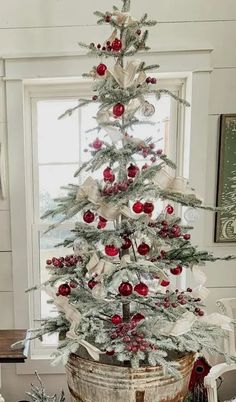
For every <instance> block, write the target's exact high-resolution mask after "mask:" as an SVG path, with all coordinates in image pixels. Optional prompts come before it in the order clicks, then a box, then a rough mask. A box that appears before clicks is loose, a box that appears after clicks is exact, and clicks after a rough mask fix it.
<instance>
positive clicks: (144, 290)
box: [134, 282, 149, 296]
mask: <svg viewBox="0 0 236 402" xmlns="http://www.w3.org/2000/svg"><path fill="white" fill-rule="evenodd" d="M134 291H135V292H137V293H138V294H139V295H140V296H147V295H148V292H149V288H148V286H147V285H146V284H145V283H143V282H140V283H138V284H137V285H135V287H134Z"/></svg>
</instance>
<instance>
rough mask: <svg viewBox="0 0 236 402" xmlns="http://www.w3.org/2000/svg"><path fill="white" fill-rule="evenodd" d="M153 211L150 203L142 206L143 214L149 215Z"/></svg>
mask: <svg viewBox="0 0 236 402" xmlns="http://www.w3.org/2000/svg"><path fill="white" fill-rule="evenodd" d="M153 210H154V205H153V203H152V202H145V203H144V205H143V212H145V214H151V213H152V212H153Z"/></svg>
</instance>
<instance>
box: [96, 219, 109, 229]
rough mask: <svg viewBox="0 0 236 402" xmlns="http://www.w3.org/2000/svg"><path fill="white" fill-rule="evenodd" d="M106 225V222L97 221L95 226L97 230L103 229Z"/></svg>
mask: <svg viewBox="0 0 236 402" xmlns="http://www.w3.org/2000/svg"><path fill="white" fill-rule="evenodd" d="M106 225H107V223H106V222H102V221H99V222H98V225H97V228H98V229H104V228H105V227H106Z"/></svg>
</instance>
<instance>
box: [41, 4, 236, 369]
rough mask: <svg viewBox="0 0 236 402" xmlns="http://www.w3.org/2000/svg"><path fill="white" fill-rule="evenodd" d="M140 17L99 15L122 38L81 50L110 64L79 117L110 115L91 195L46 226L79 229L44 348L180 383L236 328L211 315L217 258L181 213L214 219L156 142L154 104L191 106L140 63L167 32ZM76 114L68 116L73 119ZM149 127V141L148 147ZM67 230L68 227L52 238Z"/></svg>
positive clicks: (55, 286) (49, 285) (68, 201)
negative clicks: (155, 371)
mask: <svg viewBox="0 0 236 402" xmlns="http://www.w3.org/2000/svg"><path fill="white" fill-rule="evenodd" d="M129 11H130V1H129V0H122V7H121V9H119V8H117V7H113V9H112V11H110V12H105V13H103V12H95V15H96V16H97V17H98V24H107V25H110V27H111V35H110V37H109V38H105V39H104V43H103V44H102V45H100V44H99V45H96V44H94V43H91V44H89V45H86V44H83V43H82V44H81V46H83V47H84V48H87V49H88V52H89V54H91V56H97V60H98V62H97V64H96V65H95V66H94V67H93V68H92V69H91V71H89V72H88V73H85V74H84V79H85V80H90V81H91V87H92V89H93V91H94V95H93V96H92V97H91V98H90V99H81V100H80V101H79V104H78V106H77V107H83V106H86V105H88V104H90V103H96V104H97V105H98V112H97V116H96V120H97V123H96V120H94V122H95V127H94V131H97V138H96V139H95V141H93V142H92V144H91V147H90V151H91V159H90V160H89V161H87V162H86V163H84V164H83V165H82V166H81V167H80V168H79V170H78V171H77V172H76V173H75V176H76V177H83V180H82V184H81V185H68V186H67V195H66V196H65V197H64V198H61V199H59V200H57V206H56V208H55V209H53V210H50V211H48V212H47V213H46V214H45V215H44V217H45V218H47V217H49V216H51V217H53V218H54V217H59V218H60V219H59V221H60V222H62V221H65V220H67V219H71V218H72V217H76V218H77V222H76V223H75V227H74V229H73V231H72V233H71V237H70V238H68V239H65V241H64V242H63V246H65V247H73V249H74V254H73V255H68V256H64V257H61V258H55V257H54V258H53V257H52V258H51V259H50V260H48V261H47V267H46V269H47V270H48V271H49V272H50V279H49V280H48V281H47V282H46V283H45V284H43V285H40V286H39V287H41V288H42V289H43V290H44V291H45V290H46V292H47V293H48V294H49V295H50V296H51V298H52V301H53V303H54V304H55V305H56V306H57V308H58V311H59V312H58V316H56V317H51V318H48V319H47V320H44V321H43V322H42V326H41V328H40V329H39V330H37V331H36V332H35V337H39V336H42V335H44V334H53V333H59V334H60V342H59V346H58V355H57V359H58V360H60V359H63V361H64V362H66V360H67V358H68V356H69V354H70V353H78V354H81V353H84V351H86V353H87V357H88V358H91V359H95V360H97V361H99V360H100V361H107V362H109V363H110V364H124V365H126V366H127V365H131V366H132V367H138V366H139V365H143V364H147V365H152V366H155V365H162V366H163V367H164V368H165V369H166V370H167V371H168V372H171V373H174V374H176V375H177V370H176V363H175V360H176V358H177V357H178V356H182V355H183V354H186V353H188V352H200V351H202V350H205V351H207V352H209V353H215V352H216V351H217V346H216V340H217V339H219V338H220V337H224V336H225V330H226V329H227V328H228V327H229V326H230V325H231V324H230V323H229V321H228V319H227V318H224V317H222V316H220V315H217V314H214V315H209V316H208V315H207V314H206V312H205V308H204V301H203V298H204V296H205V294H206V293H207V292H206V288H205V287H204V282H205V277H204V274H203V273H202V271H201V269H200V268H199V265H204V264H205V262H207V261H211V262H214V261H215V260H216V259H217V258H215V257H214V256H213V255H211V254H209V253H208V252H205V251H199V250H198V248H197V247H195V246H194V245H192V244H191V235H190V230H191V229H192V228H191V227H189V226H187V225H186V224H185V223H182V221H181V218H180V217H179V216H178V215H177V213H176V211H177V206H178V205H180V206H188V207H189V208H206V209H207V207H204V206H203V205H202V201H201V200H199V199H198V198H197V197H196V195H195V193H194V191H193V190H191V188H190V187H189V185H188V183H187V181H186V180H185V179H184V178H181V177H175V165H174V163H173V162H172V161H171V160H169V159H168V157H167V156H166V155H165V154H164V152H163V151H161V150H160V149H158V147H157V146H156V143H155V138H150V137H149V135H148V132H149V127H150V125H151V124H155V121H154V122H153V121H152V120H151V117H152V115H153V113H154V111H155V108H154V106H153V105H152V103H151V101H150V99H151V98H150V97H151V96H152V97H153V96H155V97H156V99H157V100H159V99H160V98H161V96H162V95H166V94H168V96H172V97H173V98H174V99H175V100H176V102H180V104H182V107H188V103H187V102H186V101H185V100H183V99H178V98H177V97H176V96H175V95H174V94H172V93H171V92H169V91H168V90H164V89H159V87H158V86H159V83H158V80H157V78H156V76H155V75H152V74H154V73H155V72H156V70H157V69H158V65H147V64H146V63H145V61H140V60H138V59H136V58H135V57H134V56H136V54H137V53H139V52H140V56H139V57H141V56H143V57H144V59H145V51H148V50H149V48H148V47H147V39H148V30H147V28H148V27H152V26H153V25H155V24H156V22H155V21H152V20H149V19H148V17H147V15H146V14H145V15H144V16H143V17H142V18H141V19H136V18H133V17H131V16H130V13H129ZM72 113H73V110H67V111H66V112H65V113H64V115H63V116H61V118H69V115H71V114H72ZM142 115H143V119H142V117H140V116H142ZM147 117H149V118H147ZM138 125H142V127H143V130H145V133H146V140H141V139H139V138H136V136H135V129H136V127H137V126H138ZM137 161H138V162H137ZM100 172H102V173H100ZM64 184H65V183H62V185H64ZM160 201H161V203H162V204H161V205H162V211H160V210H158V208H157V202H159V204H158V205H160ZM208 209H212V210H213V208H210V207H209V208H208ZM178 210H180V209H178ZM59 224H60V223H58V219H57V222H56V223H55V225H53V226H51V227H50V228H49V229H50V230H53V229H54V227H56V226H57V225H59ZM230 258H231V257H226V258H225V259H230ZM187 269H189V270H191V271H192V272H193V275H194V276H195V278H196V279H197V281H198V282H199V286H197V287H196V289H191V288H187V289H180V290H178V289H175V279H176V277H179V276H180V275H185V272H186V270H187ZM222 353H223V352H222ZM226 357H228V356H226ZM228 358H229V357H228Z"/></svg>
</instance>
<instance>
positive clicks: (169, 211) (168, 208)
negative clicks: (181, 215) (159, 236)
mask: <svg viewBox="0 0 236 402" xmlns="http://www.w3.org/2000/svg"><path fill="white" fill-rule="evenodd" d="M166 212H167V213H168V214H169V215H171V214H173V212H174V208H173V207H172V205H167V207H166Z"/></svg>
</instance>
